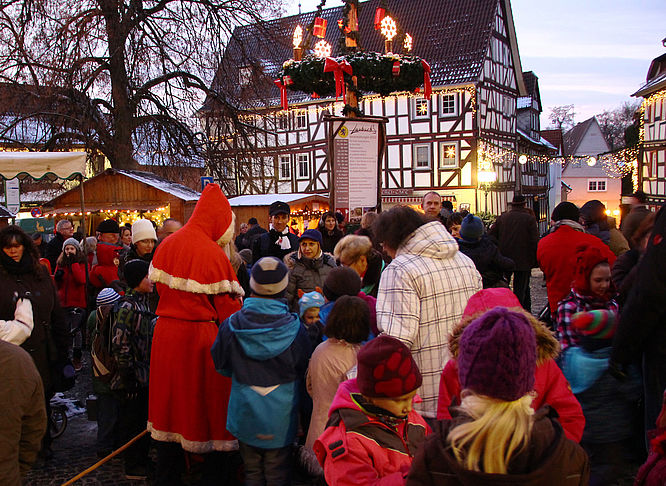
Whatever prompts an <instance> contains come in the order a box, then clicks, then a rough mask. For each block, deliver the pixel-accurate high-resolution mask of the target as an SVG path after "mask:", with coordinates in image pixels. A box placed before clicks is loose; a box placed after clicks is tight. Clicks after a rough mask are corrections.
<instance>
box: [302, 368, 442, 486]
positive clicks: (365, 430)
mask: <svg viewBox="0 0 666 486" xmlns="http://www.w3.org/2000/svg"><path fill="white" fill-rule="evenodd" d="M359 396H360V392H359V389H358V385H357V384H356V379H353V380H348V381H345V382H343V383H341V384H340V386H339V388H338V392H337V393H336V395H335V398H334V399H333V403H332V404H331V409H330V411H329V420H328V424H327V427H326V429H325V430H324V433H323V434H322V435H321V436H320V437H319V439H317V440H316V441H315V444H314V451H315V454H316V455H317V459H318V460H319V463H320V464H321V465H322V467H323V468H324V476H325V478H326V483H327V484H329V485H330V486H347V485H349V486H352V485H354V486H393V485H396V486H397V485H402V484H405V478H406V477H407V472H408V471H409V468H410V466H411V464H412V460H413V457H414V455H415V454H416V452H417V450H418V449H419V447H421V445H422V444H423V441H424V439H425V437H426V435H427V434H428V433H430V427H428V425H426V423H425V421H424V420H423V417H421V416H420V415H419V414H418V413H417V412H415V411H414V410H412V411H411V412H410V413H409V415H408V416H407V418H405V419H398V418H393V419H392V420H387V419H386V418H382V417H380V416H377V415H373V414H372V413H370V412H368V411H366V410H365V409H364V408H362V406H361V405H359Z"/></svg>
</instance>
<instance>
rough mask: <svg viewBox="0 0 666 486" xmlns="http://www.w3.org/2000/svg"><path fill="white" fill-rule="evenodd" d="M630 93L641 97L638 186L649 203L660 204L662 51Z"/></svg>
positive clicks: (663, 184)
mask: <svg viewBox="0 0 666 486" xmlns="http://www.w3.org/2000/svg"><path fill="white" fill-rule="evenodd" d="M632 96H641V97H643V98H644V100H643V104H642V105H641V113H642V114H643V117H642V120H641V123H642V126H641V141H642V147H641V151H640V153H639V160H638V187H639V188H640V189H642V190H643V191H645V193H646V194H647V195H648V199H649V202H650V203H652V204H661V203H664V202H666V54H663V55H661V56H659V57H657V58H655V59H654V60H653V61H652V63H651V64H650V68H649V69H648V74H647V81H646V83H645V84H644V85H643V86H642V87H641V89H639V90H638V91H637V92H635V93H634V94H633V95H632Z"/></svg>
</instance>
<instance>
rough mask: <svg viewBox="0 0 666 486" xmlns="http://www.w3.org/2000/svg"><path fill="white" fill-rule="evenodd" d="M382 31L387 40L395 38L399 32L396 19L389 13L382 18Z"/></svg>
mask: <svg viewBox="0 0 666 486" xmlns="http://www.w3.org/2000/svg"><path fill="white" fill-rule="evenodd" d="M381 33H382V35H383V36H384V37H386V40H393V38H394V37H395V36H396V34H397V33H398V27H397V26H396V24H395V20H393V19H392V18H391V17H390V16H388V15H387V16H386V17H384V18H383V19H382V23H381Z"/></svg>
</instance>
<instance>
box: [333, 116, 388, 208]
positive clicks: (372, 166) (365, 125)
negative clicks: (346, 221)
mask: <svg viewBox="0 0 666 486" xmlns="http://www.w3.org/2000/svg"><path fill="white" fill-rule="evenodd" d="M325 119H326V122H327V123H328V151H329V158H328V162H329V180H328V187H329V194H330V196H329V200H330V204H331V208H334V209H335V210H336V211H340V212H342V213H343V214H345V215H346V216H348V215H349V214H350V213H351V212H352V211H354V210H355V209H359V208H360V209H361V210H362V209H363V208H377V209H378V210H379V209H380V206H381V167H382V157H383V155H384V151H385V148H386V129H385V128H386V123H387V121H388V120H387V119H386V118H384V117H356V118H347V117H334V116H328V117H326V118H325Z"/></svg>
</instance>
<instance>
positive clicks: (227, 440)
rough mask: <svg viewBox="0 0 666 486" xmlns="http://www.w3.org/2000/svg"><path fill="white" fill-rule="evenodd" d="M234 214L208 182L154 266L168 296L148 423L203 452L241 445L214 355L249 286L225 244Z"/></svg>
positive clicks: (157, 338) (156, 343) (162, 306)
mask: <svg viewBox="0 0 666 486" xmlns="http://www.w3.org/2000/svg"><path fill="white" fill-rule="evenodd" d="M234 219H235V218H234V215H233V213H232V212H231V207H230V206H229V202H228V201H227V198H226V197H225V196H224V194H222V191H221V190H220V187H219V186H218V185H216V184H209V185H207V186H206V188H205V189H204V191H203V193H202V194H201V198H200V199H199V202H198V203H197V205H196V207H195V208H194V212H193V213H192V216H191V217H190V219H189V221H188V222H187V224H186V225H185V226H183V227H182V228H181V229H180V230H178V231H177V232H175V233H173V234H172V235H170V236H169V237H168V238H166V239H165V240H164V241H163V242H162V243H161V244H160V245H159V246H158V248H157V250H156V252H155V256H154V258H153V261H152V263H151V265H150V273H149V275H150V279H151V280H152V281H154V282H155V283H156V287H157V291H158V293H159V295H160V302H159V305H158V307H157V315H158V320H157V324H156V326H155V332H154V337H153V344H152V350H151V361H150V401H149V410H148V429H149V430H150V432H151V435H152V437H153V439H155V440H157V441H160V442H162V443H169V442H170V443H177V444H180V446H181V447H182V448H183V449H184V450H186V451H189V452H194V453H199V454H202V453H209V452H215V451H230V450H234V449H236V448H237V447H238V444H237V441H236V440H235V438H234V437H233V436H232V435H231V434H230V433H229V432H228V431H227V429H226V422H227V405H228V403H229V393H230V390H231V380H230V379H229V378H226V377H223V376H222V375H220V374H219V373H216V372H215V367H214V365H213V360H212V358H211V354H210V348H211V346H212V345H213V342H214V341H215V337H216V336H217V331H218V329H217V327H218V324H219V323H220V322H222V321H224V319H226V318H227V317H229V316H230V315H231V314H233V313H234V312H236V311H237V310H239V309H240V307H241V302H240V300H241V299H240V297H241V296H242V295H243V289H242V287H241V286H240V285H239V283H238V280H237V279H236V275H235V272H234V270H233V268H232V266H231V264H230V263H229V259H228V257H227V255H226V253H225V252H224V250H223V247H224V245H225V244H226V243H228V242H230V241H231V239H232V237H233V234H234ZM158 462H159V461H158ZM158 468H159V463H158Z"/></svg>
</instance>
